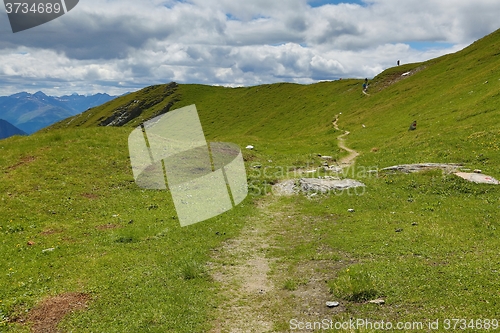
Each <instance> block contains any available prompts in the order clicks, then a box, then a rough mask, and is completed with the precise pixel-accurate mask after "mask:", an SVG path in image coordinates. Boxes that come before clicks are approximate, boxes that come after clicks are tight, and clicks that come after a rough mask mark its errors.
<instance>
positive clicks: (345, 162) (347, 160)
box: [333, 115, 359, 168]
mask: <svg viewBox="0 0 500 333" xmlns="http://www.w3.org/2000/svg"><path fill="white" fill-rule="evenodd" d="M338 121H339V115H336V116H335V121H334V122H333V127H334V128H335V129H336V130H337V131H340V129H339V125H338ZM349 134H350V132H348V131H345V132H344V134H342V135H340V136H338V137H337V140H338V141H339V143H338V144H339V148H340V149H343V150H345V151H347V152H348V153H349V155H347V156H346V157H343V158H341V159H340V161H339V164H340V166H341V167H343V168H348V167H350V166H352V165H353V164H354V160H355V159H356V157H358V156H359V153H358V152H357V151H355V150H353V149H351V148H348V147H346V145H345V137H346V136H348V135H349Z"/></svg>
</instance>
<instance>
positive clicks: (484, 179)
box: [455, 172, 500, 185]
mask: <svg viewBox="0 0 500 333" xmlns="http://www.w3.org/2000/svg"><path fill="white" fill-rule="evenodd" d="M455 176H458V177H460V178H463V179H465V180H467V181H469V182H472V183H476V184H492V185H500V182H499V181H498V180H496V179H495V178H493V177H491V176H488V175H484V174H482V173H465V172H456V173H455Z"/></svg>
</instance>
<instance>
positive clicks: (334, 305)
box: [326, 302, 340, 308]
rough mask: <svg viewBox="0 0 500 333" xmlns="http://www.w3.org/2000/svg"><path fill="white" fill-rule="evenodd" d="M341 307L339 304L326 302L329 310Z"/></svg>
mask: <svg viewBox="0 0 500 333" xmlns="http://www.w3.org/2000/svg"><path fill="white" fill-rule="evenodd" d="M339 305H340V303H339V302H326V306H327V307H329V308H336V307H338V306H339Z"/></svg>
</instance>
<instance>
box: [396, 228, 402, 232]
mask: <svg viewBox="0 0 500 333" xmlns="http://www.w3.org/2000/svg"><path fill="white" fill-rule="evenodd" d="M395 231H396V232H403V229H401V228H398V229H396V230H395Z"/></svg>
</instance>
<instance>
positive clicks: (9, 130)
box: [0, 119, 26, 140]
mask: <svg viewBox="0 0 500 333" xmlns="http://www.w3.org/2000/svg"><path fill="white" fill-rule="evenodd" d="M14 135H26V133H25V132H24V131H22V130H20V129H19V128H17V127H16V126H14V125H12V124H11V123H9V122H8V121H6V120H3V119H0V140H2V139H6V138H8V137H11V136H14Z"/></svg>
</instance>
